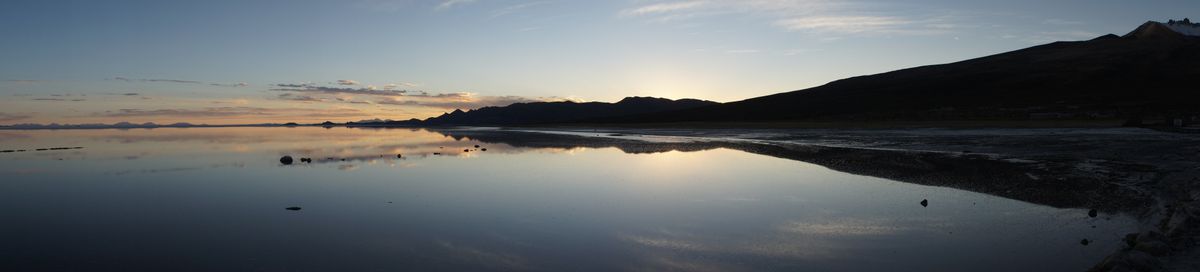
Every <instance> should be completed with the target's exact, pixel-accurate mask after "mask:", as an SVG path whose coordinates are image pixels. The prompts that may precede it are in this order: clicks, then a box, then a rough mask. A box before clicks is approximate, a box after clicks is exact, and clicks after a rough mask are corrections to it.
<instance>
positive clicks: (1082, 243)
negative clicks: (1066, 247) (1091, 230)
mask: <svg viewBox="0 0 1200 272" xmlns="http://www.w3.org/2000/svg"><path fill="white" fill-rule="evenodd" d="M1091 243H1092V241H1088V239H1083V240H1079V244H1080V245H1085V246H1086V245H1088V244H1091Z"/></svg>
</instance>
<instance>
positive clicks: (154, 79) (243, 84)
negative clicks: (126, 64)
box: [112, 77, 250, 87]
mask: <svg viewBox="0 0 1200 272" xmlns="http://www.w3.org/2000/svg"><path fill="white" fill-rule="evenodd" d="M112 80H117V81H124V82H153V83H179V84H208V85H211V86H219V87H246V86H249V85H250V84H247V83H245V82H238V83H205V82H203V81H196V80H185V79H164V78H129V77H113V78H112Z"/></svg>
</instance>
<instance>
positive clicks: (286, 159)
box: [279, 156, 292, 165]
mask: <svg viewBox="0 0 1200 272" xmlns="http://www.w3.org/2000/svg"><path fill="white" fill-rule="evenodd" d="M279 163H282V164H283V165H289V164H292V156H283V158H279Z"/></svg>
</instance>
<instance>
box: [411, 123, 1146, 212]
mask: <svg viewBox="0 0 1200 272" xmlns="http://www.w3.org/2000/svg"><path fill="white" fill-rule="evenodd" d="M429 131H431V132H436V133H439V134H442V135H446V136H448V137H452V138H454V139H456V140H461V141H478V142H482V143H487V144H504V145H508V146H512V147H519V148H535V149H536V148H554V149H574V148H616V149H619V150H621V151H623V152H625V153H631V154H645V153H661V152H671V151H680V152H693V151H703V150H710V149H717V148H725V149H734V150H740V151H744V152H749V153H754V154H760V155H767V156H772V157H776V158H783V159H789V160H795V161H801V162H806V163H811V164H816V165H820V166H823V167H826V168H829V169H832V170H837V171H841V172H845V173H850V174H855V175H863V176H871V177H878V178H884V179H889V180H895V181H900V182H906V183H913V184H921V185H928V186H939V187H948V188H955V189H960V190H966V191H972V192H979V193H985V194H990V195H995V196H1000V197H1004V198H1009V199H1015V200H1021V201H1026V202H1030V203H1036V204H1041V205H1047V206H1051V207H1057V208H1095V209H1100V210H1106V211H1132V210H1137V209H1141V208H1144V207H1145V206H1146V205H1148V203H1151V201H1152V199H1151V196H1149V195H1147V194H1146V193H1145V192H1142V191H1138V190H1134V189H1130V188H1126V187H1123V186H1119V185H1116V184H1113V183H1110V182H1108V181H1106V180H1100V179H1098V178H1094V177H1083V176H1075V175H1070V174H1066V173H1062V172H1059V171H1053V170H1052V169H1040V168H1038V167H1035V166H1033V165H1030V164H1026V163H1018V162H1011V161H1004V160H998V159H994V158H992V157H989V156H985V155H976V154H967V153H957V154H956V153H945V152H913V151H896V150H877V149H861V148H846V147H828V146H815V145H800V144H768V143H752V142H727V141H709V142H682V143H658V142H650V141H639V140H628V139H618V138H600V137H585V136H578V135H562V134H548V133H536V132H520V131H500V130H454V129H430V130H429Z"/></svg>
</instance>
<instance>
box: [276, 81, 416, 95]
mask: <svg viewBox="0 0 1200 272" xmlns="http://www.w3.org/2000/svg"><path fill="white" fill-rule="evenodd" d="M275 86H276V87H281V88H275V89H271V90H272V91H279V92H298V93H321V94H350V95H377V96H405V95H407V93H408V91H407V90H379V89H375V88H339V87H326V86H315V85H312V84H275Z"/></svg>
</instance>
